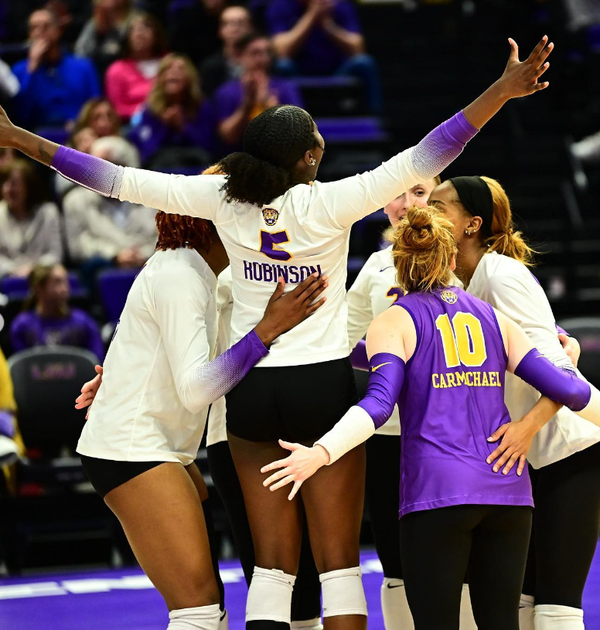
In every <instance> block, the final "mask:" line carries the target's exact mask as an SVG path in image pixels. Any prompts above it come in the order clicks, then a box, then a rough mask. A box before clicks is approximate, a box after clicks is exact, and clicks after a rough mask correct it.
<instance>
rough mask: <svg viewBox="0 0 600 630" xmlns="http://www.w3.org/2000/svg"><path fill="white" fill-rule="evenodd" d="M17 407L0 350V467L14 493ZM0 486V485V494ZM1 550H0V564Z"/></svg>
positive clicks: (20, 446)
mask: <svg viewBox="0 0 600 630" xmlns="http://www.w3.org/2000/svg"><path fill="white" fill-rule="evenodd" d="M16 411H17V405H16V403H15V396H14V393H13V384H12V379H11V377H10V370H9V368H8V363H7V362H6V357H5V356H4V353H3V352H2V350H1V349H0V466H1V467H2V473H3V474H4V487H5V488H7V489H8V490H9V491H14V485H15V469H14V467H13V466H9V465H8V464H9V463H11V462H13V461H14V460H15V457H18V456H21V455H24V453H25V447H24V446H23V440H22V439H21V434H20V433H19V428H18V425H17V420H16V417H15V416H16ZM1 487H2V484H0V494H1V489H2V488H1ZM1 562H2V549H0V563H1Z"/></svg>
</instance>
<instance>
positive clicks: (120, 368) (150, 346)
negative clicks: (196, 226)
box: [77, 249, 217, 466]
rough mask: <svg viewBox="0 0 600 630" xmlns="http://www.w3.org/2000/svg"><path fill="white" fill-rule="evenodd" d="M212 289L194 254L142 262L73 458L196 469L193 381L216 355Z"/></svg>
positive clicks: (198, 406) (201, 396) (199, 400)
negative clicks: (142, 267)
mask: <svg viewBox="0 0 600 630" xmlns="http://www.w3.org/2000/svg"><path fill="white" fill-rule="evenodd" d="M216 286H217V279H216V277H215V275H214V274H213V272H212V271H211V269H210V267H209V266H208V265H207V264H206V262H205V261H204V259H203V258H202V257H201V256H200V254H198V253H197V252H196V251H195V250H192V249H177V250H167V251H164V252H162V251H159V252H156V253H155V254H154V255H153V256H152V257H151V258H150V260H148V262H147V263H146V266H145V267H144V269H143V270H142V271H141V272H140V274H139V275H138V277H137V278H136V280H135V282H134V283H133V286H132V287H131V290H130V291H129V295H128V296H127V302H126V304H125V308H124V309H123V313H122V314H121V319H120V322H119V325H118V327H117V330H116V332H115V337H114V339H113V342H112V343H111V345H110V348H109V350H108V354H107V355H106V360H105V362H104V376H103V379H102V385H101V387H100V389H99V390H98V394H97V395H96V398H95V400H94V404H93V405H92V407H91V409H90V417H89V420H88V421H87V422H86V424H85V426H84V428H83V432H82V434H81V438H80V440H79V444H78V446H77V451H78V452H79V453H81V454H82V455H87V456H89V457H98V458H100V459H112V460H116V461H161V462H181V463H182V464H183V465H184V466H187V465H189V464H191V463H192V462H193V461H194V459H195V458H196V455H197V452H198V447H199V446H200V440H201V438H202V434H203V433H204V427H205V423H206V395H205V392H202V391H201V389H202V388H199V387H198V385H197V374H198V372H199V368H200V366H202V365H204V364H206V363H207V362H208V361H209V360H210V359H211V358H212V356H213V353H214V349H215V342H216V336H217V308H216V299H215V291H216Z"/></svg>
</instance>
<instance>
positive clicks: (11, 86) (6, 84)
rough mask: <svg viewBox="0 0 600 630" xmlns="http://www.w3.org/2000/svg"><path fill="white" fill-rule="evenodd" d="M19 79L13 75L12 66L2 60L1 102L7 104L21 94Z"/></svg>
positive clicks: (0, 78) (0, 76)
mask: <svg viewBox="0 0 600 630" xmlns="http://www.w3.org/2000/svg"><path fill="white" fill-rule="evenodd" d="M19 87H20V86H19V79H17V77H16V76H15V75H14V74H13V72H12V70H11V69H10V66H9V65H8V64H7V63H6V62H5V61H3V60H2V59H0V100H1V101H2V102H6V101H7V100H8V99H11V98H12V97H13V96H16V95H17V94H18V93H19Z"/></svg>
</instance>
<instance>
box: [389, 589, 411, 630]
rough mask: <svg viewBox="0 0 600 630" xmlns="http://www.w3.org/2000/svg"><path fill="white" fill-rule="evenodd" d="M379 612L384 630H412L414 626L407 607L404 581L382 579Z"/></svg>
mask: <svg viewBox="0 0 600 630" xmlns="http://www.w3.org/2000/svg"><path fill="white" fill-rule="evenodd" d="M381 610H382V611H383V621H384V623H385V630H414V627H415V624H414V622H413V618H412V615H411V614H410V608H409V607H408V601H407V599H406V589H405V588H404V580H400V579H398V578H386V577H384V578H383V584H382V585H381Z"/></svg>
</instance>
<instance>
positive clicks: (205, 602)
mask: <svg viewBox="0 0 600 630" xmlns="http://www.w3.org/2000/svg"><path fill="white" fill-rule="evenodd" d="M182 575H185V579H184V580H181V581H180V582H179V583H178V584H177V585H176V586H175V588H174V589H173V592H172V593H171V594H165V600H166V602H167V605H168V607H169V608H170V609H172V610H175V609H184V608H197V607H201V606H210V605H212V604H220V601H221V595H220V593H219V587H218V586H217V581H216V579H215V576H214V575H213V573H212V571H210V572H208V571H203V572H200V571H190V572H188V573H185V574H182Z"/></svg>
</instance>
